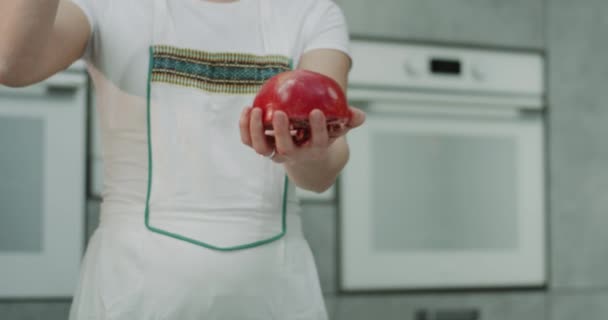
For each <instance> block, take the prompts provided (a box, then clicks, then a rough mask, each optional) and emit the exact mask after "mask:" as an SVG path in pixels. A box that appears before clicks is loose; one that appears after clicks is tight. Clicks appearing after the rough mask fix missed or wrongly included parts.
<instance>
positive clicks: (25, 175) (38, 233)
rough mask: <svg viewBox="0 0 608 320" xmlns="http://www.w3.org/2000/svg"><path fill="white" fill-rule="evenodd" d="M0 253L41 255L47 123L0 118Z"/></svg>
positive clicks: (25, 119)
mask: <svg viewBox="0 0 608 320" xmlns="http://www.w3.org/2000/svg"><path fill="white" fill-rule="evenodd" d="M0 149H1V150H2V151H1V152H0V154H1V156H0V252H10V253H14V252H27V253H32V252H41V251H42V237H43V235H44V233H43V221H42V212H43V201H44V198H43V186H44V183H43V182H44V181H43V179H44V161H45V156H44V150H45V148H44V121H43V120H42V119H33V118H25V117H23V118H12V117H8V118H1V117H0Z"/></svg>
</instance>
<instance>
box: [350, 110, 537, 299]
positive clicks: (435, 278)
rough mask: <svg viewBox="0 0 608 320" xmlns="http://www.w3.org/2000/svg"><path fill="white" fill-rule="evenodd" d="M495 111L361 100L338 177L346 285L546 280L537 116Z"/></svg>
mask: <svg viewBox="0 0 608 320" xmlns="http://www.w3.org/2000/svg"><path fill="white" fill-rule="evenodd" d="M492 109H496V108H491V107H489V108H488V107H486V108H483V106H480V107H479V108H474V109H473V108H470V109H469V108H460V107H444V106H440V105H432V104H428V103H426V104H425V105H418V106H416V105H410V106H408V107H406V106H404V104H398V103H392V104H391V103H384V104H383V103H376V104H370V105H369V108H368V109H367V111H368V113H367V122H366V124H365V125H364V126H362V127H361V128H359V129H357V130H353V131H352V132H351V133H350V134H349V144H350V147H351V158H350V162H349V165H348V166H347V168H346V169H345V170H344V172H343V174H342V176H341V180H340V181H341V182H340V242H341V253H340V256H341V257H340V258H341V261H340V262H341V263H340V266H341V285H342V289H343V290H369V289H404V290H417V289H451V288H485V287H520V286H525V287H535V286H542V285H543V284H544V282H545V220H544V219H545V208H544V202H545V196H544V170H545V166H544V165H545V164H544V143H543V132H544V130H543V121H542V115H541V113H540V112H537V111H535V112H524V113H522V112H519V111H517V110H516V109H515V108H513V109H504V110H492ZM455 110H458V112H455ZM489 110H491V111H489Z"/></svg>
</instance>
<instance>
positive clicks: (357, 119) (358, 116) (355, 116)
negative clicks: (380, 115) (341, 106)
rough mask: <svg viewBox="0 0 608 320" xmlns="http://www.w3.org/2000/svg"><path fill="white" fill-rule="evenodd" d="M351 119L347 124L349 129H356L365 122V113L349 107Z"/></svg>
mask: <svg viewBox="0 0 608 320" xmlns="http://www.w3.org/2000/svg"><path fill="white" fill-rule="evenodd" d="M349 109H350V111H351V113H352V118H351V119H350V121H349V122H348V127H349V128H356V127H358V126H360V125H362V124H363V123H364V122H365V112H363V110H361V109H359V108H355V107H350V108H349Z"/></svg>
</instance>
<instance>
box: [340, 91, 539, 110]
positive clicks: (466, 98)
mask: <svg viewBox="0 0 608 320" xmlns="http://www.w3.org/2000/svg"><path fill="white" fill-rule="evenodd" d="M348 98H349V100H351V101H370V102H388V103H399V104H404V103H406V104H421V105H424V104H432V105H446V106H450V107H451V108H453V109H458V108H461V107H465V108H468V107H472V106H473V107H474V106H478V107H482V108H483V109H497V110H499V109H503V110H504V109H515V110H543V109H544V108H545V98H544V96H542V95H531V94H530V95H528V94H495V95H488V94H475V93H466V94H464V93H460V94H458V93H453V92H430V91H423V90H405V89H404V90H390V89H379V88H368V87H357V86H350V87H349V89H348Z"/></svg>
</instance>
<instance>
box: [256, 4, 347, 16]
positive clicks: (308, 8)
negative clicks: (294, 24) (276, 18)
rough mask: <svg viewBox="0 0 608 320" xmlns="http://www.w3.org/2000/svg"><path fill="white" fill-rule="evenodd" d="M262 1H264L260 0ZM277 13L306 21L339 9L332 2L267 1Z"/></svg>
mask: <svg viewBox="0 0 608 320" xmlns="http://www.w3.org/2000/svg"><path fill="white" fill-rule="evenodd" d="M262 1H264V0H262ZM267 1H270V3H271V5H272V7H273V8H274V9H275V10H276V12H277V13H280V14H282V15H283V16H284V17H286V18H287V17H289V18H291V19H294V18H295V19H296V20H300V21H307V20H308V19H309V18H312V17H318V16H322V15H323V14H325V13H327V12H328V11H339V12H341V9H340V7H339V6H338V5H337V4H336V3H335V2H334V1H332V0H267Z"/></svg>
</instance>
